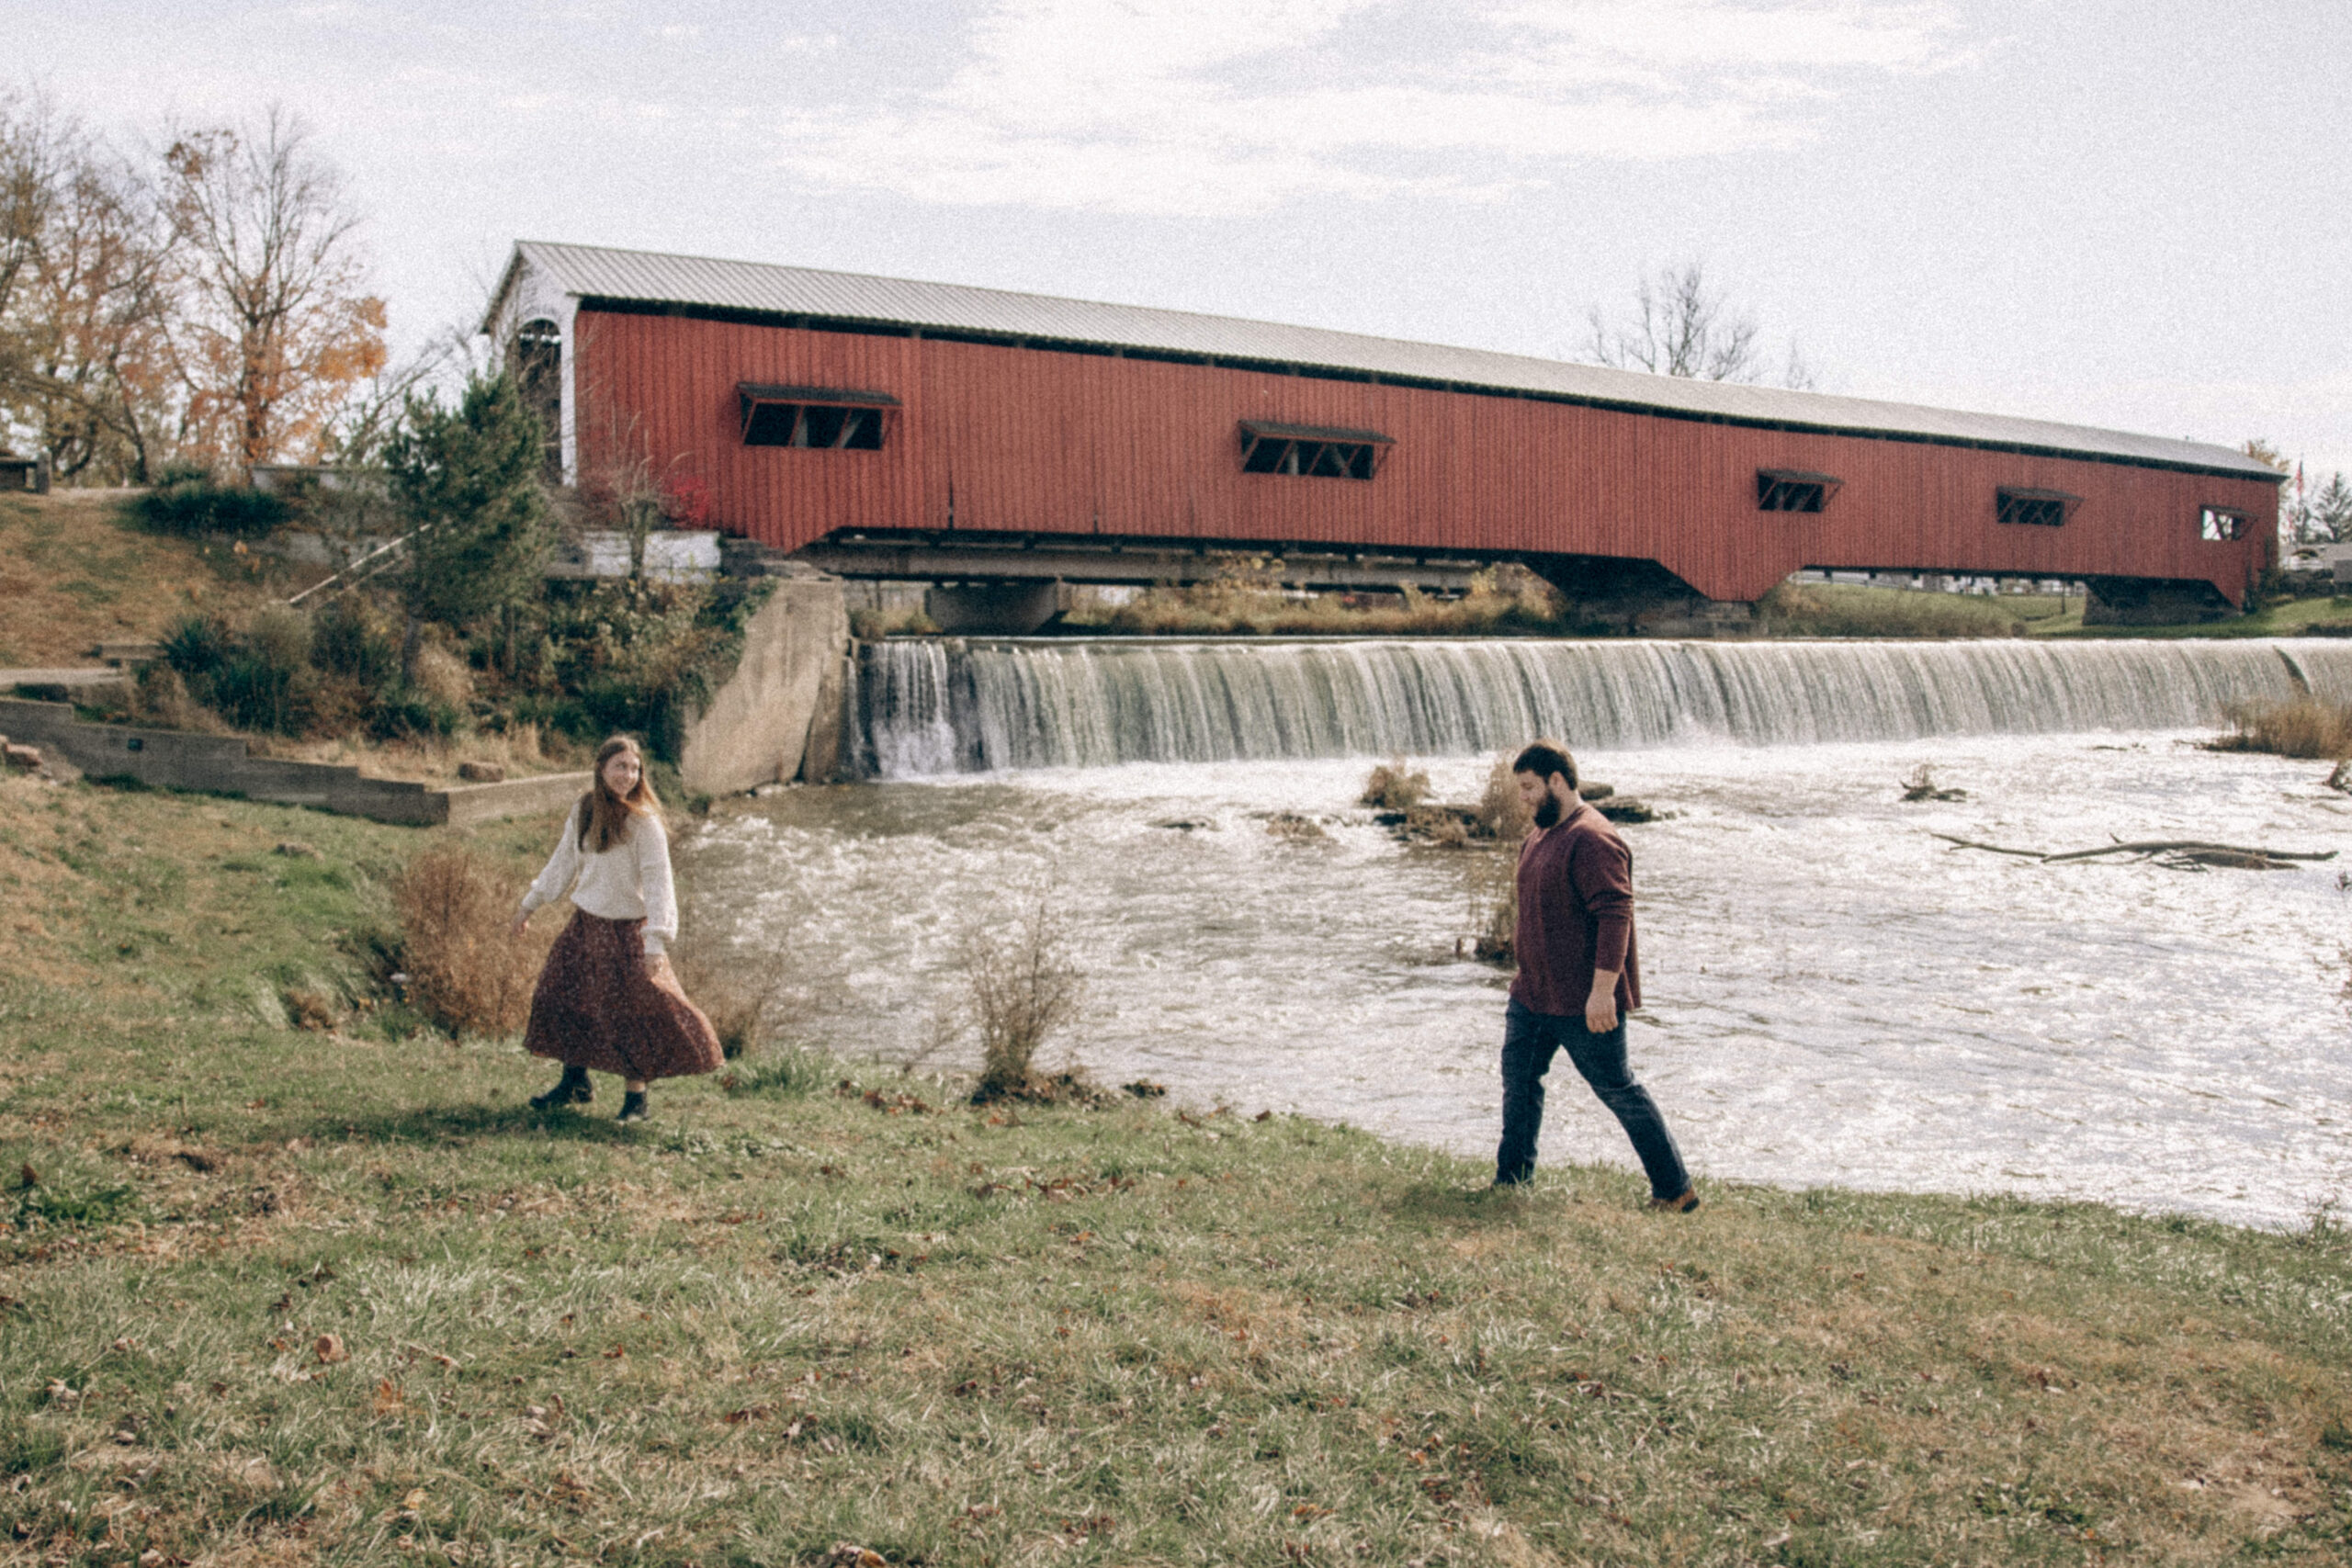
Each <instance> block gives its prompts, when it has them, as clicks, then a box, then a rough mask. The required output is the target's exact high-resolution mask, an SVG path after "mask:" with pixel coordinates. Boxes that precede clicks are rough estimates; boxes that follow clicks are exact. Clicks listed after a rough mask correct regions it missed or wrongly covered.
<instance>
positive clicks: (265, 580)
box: [0, 491, 286, 670]
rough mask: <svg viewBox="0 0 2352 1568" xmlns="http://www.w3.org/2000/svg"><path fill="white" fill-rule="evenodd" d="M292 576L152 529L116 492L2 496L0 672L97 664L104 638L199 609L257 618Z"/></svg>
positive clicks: (144, 633)
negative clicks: (144, 528) (94, 653)
mask: <svg viewBox="0 0 2352 1568" xmlns="http://www.w3.org/2000/svg"><path fill="white" fill-rule="evenodd" d="M208 549H209V552H210V553H209V554H208V553H207V551H208ZM282 576H283V571H282V569H277V568H275V567H274V565H273V564H272V563H267V562H265V561H264V560H263V558H260V557H259V556H256V555H254V554H252V553H251V552H247V553H246V554H243V555H240V554H237V553H236V552H234V551H232V550H231V549H230V548H229V547H227V546H225V545H214V546H209V547H208V546H206V545H205V544H203V543H201V542H200V541H198V540H194V539H169V538H159V537H157V536H154V535H152V534H147V533H142V532H141V530H140V529H139V527H138V526H137V525H135V524H133V523H132V522H131V521H130V517H129V515H128V513H127V512H126V510H125V508H124V505H123V499H122V497H121V496H120V495H119V494H118V493H115V492H112V491H57V492H56V493H54V494H51V495H45V496H38V495H16V496H0V669H7V670H20V669H48V668H54V667H57V666H61V665H74V664H87V663H90V662H91V661H92V660H91V657H90V656H91V650H92V649H95V648H96V647H97V645H98V644H99V643H101V642H140V641H146V640H151V639H153V638H155V637H161V636H162V635H163V634H164V631H165V630H166V629H167V628H168V627H169V626H171V624H172V622H173V621H175V619H177V618H178V617H180V616H182V615H187V614H188V613H189V612H191V611H202V612H204V613H206V614H213V613H219V614H223V615H232V616H241V615H249V614H251V613H252V612H253V611H254V610H256V609H258V608H260V607H261V606H262V605H263V604H267V603H270V602H271V600H272V598H273V596H276V597H282V596H283V595H284V593H285V592H286V588H285V586H284V583H283V581H281V579H282Z"/></svg>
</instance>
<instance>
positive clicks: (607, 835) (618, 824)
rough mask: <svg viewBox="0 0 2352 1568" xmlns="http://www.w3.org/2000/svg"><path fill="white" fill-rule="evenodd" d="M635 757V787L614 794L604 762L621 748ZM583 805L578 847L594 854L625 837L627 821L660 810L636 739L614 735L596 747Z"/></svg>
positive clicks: (643, 754)
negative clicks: (623, 793) (590, 778)
mask: <svg viewBox="0 0 2352 1568" xmlns="http://www.w3.org/2000/svg"><path fill="white" fill-rule="evenodd" d="M624 751H626V752H628V754H629V755H630V756H632V757H635V758H636V759H637V787H636V788H635V789H632V790H630V791H629V792H628V794H627V795H615V794H614V793H613V786H612V785H610V784H606V783H605V763H606V762H609V761H612V760H613V759H614V758H615V757H617V756H619V755H620V754H621V753H622V752H624ZM580 804H581V805H582V807H586V809H585V810H583V811H582V812H581V814H580V847H581V848H582V849H584V850H587V851H590V852H593V853H595V854H603V853H604V852H605V851H606V850H609V849H611V848H612V847H613V846H614V845H615V844H617V843H619V842H621V841H622V840H625V839H627V838H628V829H629V824H630V823H631V822H632V821H633V820H634V819H635V818H637V817H639V816H640V815H642V814H645V813H649V812H650V813H654V814H659V813H660V811H661V809H662V803H661V801H659V800H657V799H655V798H654V795H653V779H652V776H651V775H650V773H647V772H646V768H645V753H644V752H642V751H639V750H638V749H637V742H636V741H634V740H631V739H629V738H628V736H626V735H616V736H614V737H613V738H612V739H610V740H607V741H605V743H604V744H603V745H602V746H599V747H597V748H596V773H595V776H594V779H593V780H591V782H590V783H589V785H588V793H587V794H586V795H582V796H581V797H580Z"/></svg>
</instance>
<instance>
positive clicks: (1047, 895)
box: [956, 885, 1086, 1103]
mask: <svg viewBox="0 0 2352 1568" xmlns="http://www.w3.org/2000/svg"><path fill="white" fill-rule="evenodd" d="M1070 947H1071V940H1070V931H1069V924H1068V922H1067V921H1066V920H1065V919H1064V918H1063V916H1062V914H1061V911H1060V910H1059V909H1058V908H1056V907H1055V904H1054V899H1053V889H1052V887H1051V886H1046V885H1041V886H1038V887H1036V888H1035V889H1034V890H1033V891H1031V892H1030V893H1028V894H1026V895H1024V896H1023V898H1022V900H1021V903H1020V906H1019V908H1017V909H1016V910H1015V911H1014V913H1013V916H1012V919H1010V920H1001V921H997V922H993V923H991V922H989V921H986V920H982V919H973V920H972V921H970V922H969V923H967V925H966V926H965V927H964V929H963V931H961V932H960V933H959V935H958V936H957V938H956V968H957V970H958V971H959V972H960V973H961V974H962V976H963V980H964V1003H965V1008H966V1012H967V1018H968V1019H969V1021H970V1023H971V1025H972V1027H973V1028H974V1029H975V1030H976V1031H977V1032H978V1034H979V1037H980V1081H979V1085H978V1088H976V1089H974V1090H973V1091H972V1099H973V1100H974V1102H975V1103H984V1102H986V1101H988V1100H1003V1099H1046V1100H1052V1099H1060V1098H1066V1095H1065V1094H1064V1093H1063V1092H1060V1091H1059V1088H1058V1084H1059V1080H1069V1079H1071V1078H1072V1077H1073V1075H1072V1074H1071V1073H1069V1072H1064V1073H1061V1074H1059V1075H1057V1077H1056V1078H1047V1077H1046V1076H1045V1075H1043V1074H1041V1073H1040V1072H1039V1071H1038V1070H1037V1066H1036V1062H1037V1052H1038V1050H1039V1048H1040V1047H1042V1046H1043V1045H1044V1044H1045V1043H1046V1041H1047V1040H1048V1039H1049V1038H1051V1037H1052V1036H1053V1035H1054V1034H1055V1033H1056V1032H1057V1031H1060V1030H1063V1029H1067V1028H1068V1027H1069V1025H1070V1024H1072V1023H1075V1022H1076V1021H1078V1017H1079V1013H1080V1009H1081V1008H1082V1007H1083V1005H1084V1001H1085V993H1086V978H1085V976H1084V974H1083V973H1082V972H1081V971H1080V968H1079V965H1078V964H1077V962H1076V960H1075V959H1074V958H1073V956H1072V955H1071V952H1070Z"/></svg>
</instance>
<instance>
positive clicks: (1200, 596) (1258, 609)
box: [1066, 558, 1577, 637]
mask: <svg viewBox="0 0 2352 1568" xmlns="http://www.w3.org/2000/svg"><path fill="white" fill-rule="evenodd" d="M1277 567H1278V563H1276V562H1274V561H1272V560H1268V559H1261V558H1235V559H1234V560H1233V562H1232V563H1231V564H1230V565H1228V566H1227V568H1226V569H1225V570H1223V571H1221V572H1220V573H1219V574H1218V576H1217V577H1216V578H1215V579H1214V580H1212V581H1207V582H1202V583H1195V584H1193V585H1190V586H1187V587H1181V588H1180V587H1172V586H1163V587H1158V588H1148V589H1146V590H1144V591H1143V592H1141V593H1138V594H1136V596H1135V597H1134V598H1132V599H1129V600H1127V601H1126V602H1125V603H1124V604H1115V605H1107V606H1105V607H1103V608H1099V609H1091V610H1085V611H1081V612H1080V613H1078V614H1077V615H1072V616H1069V617H1067V618H1066V624H1067V625H1068V626H1070V627H1071V628H1072V629H1073V630H1085V631H1091V632H1098V633H1110V634H1125V635H1133V636H1144V637H1498V636H1509V635H1512V634H1532V635H1544V636H1553V637H1559V636H1566V635H1569V634H1570V633H1572V632H1573V631H1575V630H1576V629H1577V627H1576V626H1575V625H1573V624H1572V618H1571V617H1568V616H1566V613H1565V610H1564V606H1563V604H1562V602H1561V599H1560V596H1559V594H1558V593H1557V592H1555V590H1554V589H1553V588H1552V586H1551V585H1550V584H1549V583H1546V582H1545V581H1544V580H1543V579H1542V578H1539V577H1537V576H1536V575H1535V574H1534V573H1533V572H1532V571H1529V570H1527V569H1526V568H1524V567H1521V566H1516V565H1505V566H1501V567H1498V568H1496V569H1495V570H1492V571H1484V572H1480V573H1478V574H1476V577H1475V578H1474V579H1473V580H1472V582H1471V586H1470V589H1469V591H1468V592H1465V593H1464V594H1462V595H1461V596H1460V597H1458V598H1453V599H1438V598H1432V597H1430V596H1427V595H1425V594H1422V593H1421V592H1419V591H1417V590H1415V589H1411V588H1408V589H1406V590H1405V591H1404V592H1401V593H1364V594H1352V593H1318V594H1313V595H1308V596H1299V595H1294V594H1291V593H1288V592H1284V590H1283V586H1282V582H1281V579H1280V576H1279V573H1278V570H1277Z"/></svg>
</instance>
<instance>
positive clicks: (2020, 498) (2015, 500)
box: [1994, 489, 2083, 528]
mask: <svg viewBox="0 0 2352 1568" xmlns="http://www.w3.org/2000/svg"><path fill="white" fill-rule="evenodd" d="M2082 499H2083V498H2082V497H2081V496H2079V495H2069V494H2067V493H2066V492H2065V491H2063V490H2006V489H2005V490H2003V491H2000V492H1999V501H1998V502H1997V510H1996V512H1995V513H1994V515H1996V517H1998V518H1999V519H2000V520H2001V521H2002V522H2004V523H2023V524H2027V525H2031V526H2033V527H2037V528H2060V527H2064V525H2065V523H2066V518H2067V516H2068V515H2069V514H2070V513H2073V511H2074V510H2075V507H2076V506H2078V505H2080V504H2081V502H2082Z"/></svg>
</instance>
